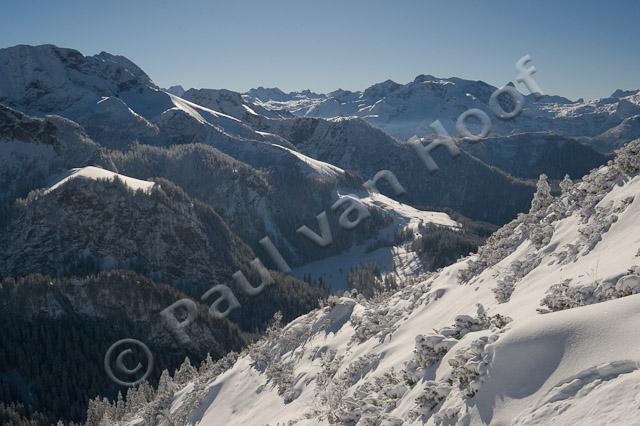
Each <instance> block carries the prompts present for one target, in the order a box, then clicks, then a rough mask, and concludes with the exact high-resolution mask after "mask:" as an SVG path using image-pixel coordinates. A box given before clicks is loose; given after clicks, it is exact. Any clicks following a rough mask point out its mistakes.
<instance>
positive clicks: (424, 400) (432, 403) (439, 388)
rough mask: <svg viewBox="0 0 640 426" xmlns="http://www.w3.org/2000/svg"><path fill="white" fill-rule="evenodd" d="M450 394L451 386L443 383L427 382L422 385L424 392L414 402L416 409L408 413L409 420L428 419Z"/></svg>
mask: <svg viewBox="0 0 640 426" xmlns="http://www.w3.org/2000/svg"><path fill="white" fill-rule="evenodd" d="M450 392H451V385H450V384H448V383H445V382H436V381H433V380H428V381H426V382H425V383H424V390H423V391H422V393H421V394H420V396H418V397H417V398H416V400H415V402H416V408H414V409H412V410H411V411H410V412H409V420H411V421H415V420H417V419H418V418H423V419H425V418H428V417H429V416H431V415H432V414H433V412H434V409H435V408H436V407H437V406H438V405H440V403H442V401H444V400H445V399H446V398H447V396H448V395H449V393H450Z"/></svg>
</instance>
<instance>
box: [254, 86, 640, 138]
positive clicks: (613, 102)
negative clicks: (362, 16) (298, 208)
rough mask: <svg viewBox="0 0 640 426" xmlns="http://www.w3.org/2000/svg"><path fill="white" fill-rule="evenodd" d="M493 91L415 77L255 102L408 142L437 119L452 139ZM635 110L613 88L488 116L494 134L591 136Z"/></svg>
mask: <svg viewBox="0 0 640 426" xmlns="http://www.w3.org/2000/svg"><path fill="white" fill-rule="evenodd" d="M495 90H496V87H493V86H491V85H489V84H487V83H485V82H483V81H472V80H465V79H460V78H455V77H452V78H439V77H434V76H431V75H419V76H417V77H416V78H415V79H414V80H413V81H412V82H409V83H407V84H399V83H396V82H394V81H391V80H387V81H385V82H382V83H378V84H374V85H373V86H371V87H369V88H367V89H366V90H364V91H362V92H351V91H347V90H336V91H334V92H331V93H329V94H327V95H324V96H318V95H313V96H305V95H304V92H303V93H300V94H297V95H296V97H287V96H282V95H280V94H279V93H278V92H277V91H276V90H275V89H274V90H271V91H260V94H261V95H262V98H260V101H261V103H262V104H263V105H265V106H267V107H269V106H273V105H277V107H278V108H280V109H282V108H286V109H288V110H289V111H291V112H292V113H294V114H296V115H299V116H309V117H321V118H335V117H351V116H356V117H361V118H364V119H365V120H367V121H369V122H370V123H372V124H374V125H376V126H378V127H380V128H381V129H383V130H384V131H386V132H387V133H389V134H390V135H392V136H394V137H397V138H399V139H409V138H411V137H412V136H414V135H416V136H427V135H430V134H431V133H432V130H431V129H430V127H429V124H431V123H432V122H433V121H435V120H440V122H441V123H442V124H443V125H444V127H445V128H446V129H447V130H448V131H449V132H450V133H451V134H452V135H453V134H454V133H455V123H456V119H457V118H458V116H459V115H460V114H461V113H463V112H464V111H466V110H468V109H471V108H479V109H482V110H484V111H486V112H489V111H490V109H489V105H488V104H489V98H490V96H491V94H492V93H493V92H494V91H495ZM249 93H252V92H251V91H250V92H249ZM280 93H281V92H280ZM247 96H249V95H247ZM269 96H273V98H269ZM249 97H250V98H251V99H255V97H252V96H249ZM639 111H640V95H638V92H637V91H620V90H619V91H616V92H615V93H614V94H613V95H612V96H611V97H609V98H604V99H599V100H586V101H585V100H583V99H579V100H577V101H570V100H569V99H566V98H563V97H560V96H542V97H541V98H539V99H535V98H534V97H533V96H530V95H529V96H526V97H525V105H524V110H523V112H522V114H520V115H519V116H518V117H516V118H514V119H511V120H506V121H501V120H498V119H496V118H495V117H493V118H494V119H493V120H492V128H491V131H492V135H494V136H497V135H507V134H510V133H514V132H516V133H522V132H538V131H556V132H558V133H561V134H566V135H570V136H596V135H598V134H600V133H602V132H604V131H606V130H608V129H610V128H612V127H614V126H616V125H618V124H620V123H621V121H622V120H624V119H625V118H628V117H631V116H633V115H637V114H638V112H639Z"/></svg>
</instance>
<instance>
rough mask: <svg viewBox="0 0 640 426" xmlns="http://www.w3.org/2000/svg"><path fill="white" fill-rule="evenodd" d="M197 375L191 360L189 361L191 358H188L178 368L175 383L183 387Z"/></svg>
mask: <svg viewBox="0 0 640 426" xmlns="http://www.w3.org/2000/svg"><path fill="white" fill-rule="evenodd" d="M197 373H198V371H197V370H196V368H195V367H194V366H193V365H191V360H190V359H189V357H186V358H185V359H184V362H183V363H182V365H181V366H180V368H178V370H177V371H176V373H175V375H174V377H173V381H174V382H175V383H176V384H177V385H178V386H182V385H185V384H186V383H187V382H188V381H189V380H191V379H193V378H194V377H195V376H196V374H197Z"/></svg>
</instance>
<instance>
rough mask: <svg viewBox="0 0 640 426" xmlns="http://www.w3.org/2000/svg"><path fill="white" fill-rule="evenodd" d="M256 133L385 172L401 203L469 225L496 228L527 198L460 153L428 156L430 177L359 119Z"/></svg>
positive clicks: (517, 184) (522, 189)
mask: <svg viewBox="0 0 640 426" xmlns="http://www.w3.org/2000/svg"><path fill="white" fill-rule="evenodd" d="M262 128H263V129H264V130H265V131H268V132H272V133H276V134H279V135H281V136H282V137H284V138H285V139H287V140H289V141H291V143H292V144H294V145H295V146H296V148H297V149H299V150H300V151H301V152H302V153H304V154H306V155H308V156H310V157H313V158H315V159H317V160H320V161H323V162H326V163H330V164H334V165H336V166H339V167H341V168H343V169H351V170H355V171H357V172H358V173H360V175H361V176H363V177H365V178H371V177H373V176H374V175H375V174H376V173H377V172H379V171H380V170H390V171H391V172H393V173H394V174H395V175H396V177H397V178H398V180H399V181H400V182H401V184H402V185H403V186H404V187H405V189H406V190H407V193H406V194H405V195H403V196H402V198H401V200H402V201H403V202H406V203H410V204H412V205H414V206H417V207H419V208H421V209H425V210H427V209H443V208H450V209H453V210H455V211H457V212H459V213H461V214H463V215H465V216H467V217H469V218H471V219H474V220H482V221H486V222H491V223H497V224H502V223H505V222H506V221H509V220H510V219H511V218H513V217H515V215H516V214H518V213H519V212H521V211H524V210H526V208H527V206H528V203H529V201H530V199H531V194H532V192H533V189H532V187H531V185H530V184H529V183H528V182H524V181H522V180H519V179H514V178H513V177H511V176H509V175H507V174H506V173H504V172H503V171H501V170H499V169H496V168H492V167H490V166H488V165H487V164H485V163H484V162H482V161H480V160H478V159H477V158H474V157H472V156H470V155H468V154H467V153H466V152H464V151H462V152H461V154H460V155H459V156H458V157H456V158H452V157H451V155H450V154H449V152H447V150H446V149H444V148H440V149H437V150H434V151H432V153H431V155H432V156H433V158H434V160H435V162H436V163H437V164H438V165H439V168H440V169H439V170H438V171H437V172H435V173H430V171H429V170H428V169H427V168H426V167H425V164H424V163H423V162H422V161H421V160H420V157H419V156H418V155H417V154H416V151H415V149H414V147H412V146H411V145H410V144H408V143H401V142H399V141H397V140H396V139H394V138H393V137H391V136H389V135H388V134H386V133H385V132H384V131H382V130H380V129H378V128H376V127H374V126H372V125H371V124H369V123H367V122H366V121H365V120H363V119H360V118H336V119H331V120H324V119H318V118H309V117H305V118H295V119H290V120H263V121H262ZM425 145H426V143H425ZM565 166H566V164H565ZM383 191H384V189H383ZM386 194H388V195H391V196H394V197H395V195H394V194H393V192H386Z"/></svg>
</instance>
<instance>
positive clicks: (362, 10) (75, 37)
mask: <svg viewBox="0 0 640 426" xmlns="http://www.w3.org/2000/svg"><path fill="white" fill-rule="evenodd" d="M638 22H640V2H637V1H632V0H628V1H592V0H586V1H579V0H573V1H569V0H565V1H562V0H554V1H546V0H545V1H527V2H520V1H507V0H499V1H498V0H496V1H489V0H486V1H471V0H469V1H455V0H449V1H429V0H423V1H414V0H407V1H402V0H396V1H393V2H392V1H384V2H383V1H377V0H368V1H356V0H352V1H349V0H342V1H333V0H325V1H306V0H295V1H289V0H283V1H277V0H274V1H267V0H263V1H231V0H229V1H225V2H222V1H188V2H177V1H163V0H154V1H147V0H128V1H120V0H110V1H93V0H84V1H72V0H59V1H31V0H20V1H17V0H12V1H9V2H5V3H4V4H3V7H2V14H0V46H1V47H7V46H12V45H15V44H43V43H53V44H56V45H59V46H64V47H72V48H75V49H78V50H80V51H81V52H82V53H84V54H95V53H99V52H100V51H103V50H104V51H108V52H111V53H115V54H121V55H124V56H127V57H128V58H130V59H131V60H133V61H134V62H136V63H137V64H138V65H140V66H141V67H142V68H143V69H144V70H145V71H147V73H148V74H149V75H150V76H151V78H152V79H153V80H154V81H155V82H156V83H157V84H159V85H161V86H167V85H171V84H182V85H183V86H185V88H188V87H210V88H227V89H232V90H238V91H245V90H247V89H249V88H251V87H256V86H260V85H261V86H267V87H273V86H277V87H280V88H282V89H283V90H287V91H289V90H301V89H305V88H310V89H312V90H315V91H322V92H326V91H331V90H334V89H337V88H344V89H351V90H356V89H358V90H359V89H364V88H366V87H367V86H369V85H371V84H373V83H376V82H380V81H384V80H386V79H388V78H391V79H392V80H395V81H397V82H400V83H406V82H408V81H410V80H413V78H414V77H415V76H416V75H418V74H432V75H436V76H442V77H449V76H457V77H463V78H470V79H478V80H484V81H487V82H489V83H491V84H494V85H501V84H504V83H505V82H507V81H510V80H512V79H513V78H514V75H515V71H514V64H515V62H516V61H517V59H518V58H520V57H521V56H523V55H525V54H530V55H531V56H532V58H533V63H534V65H535V66H536V67H537V69H538V73H537V74H536V76H535V77H536V79H537V80H538V81H539V83H540V85H541V86H542V89H543V90H544V91H545V92H546V93H549V94H560V95H564V96H567V97H570V98H578V97H586V98H595V97H604V96H608V95H609V94H611V92H613V90H615V89H616V88H623V89H631V88H640V54H639V53H640V35H639V34H640V31H639V28H638V27H639V24H638Z"/></svg>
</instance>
